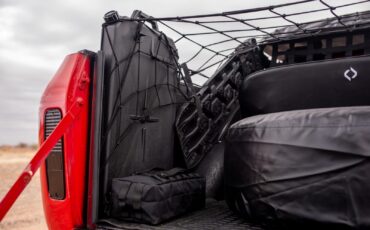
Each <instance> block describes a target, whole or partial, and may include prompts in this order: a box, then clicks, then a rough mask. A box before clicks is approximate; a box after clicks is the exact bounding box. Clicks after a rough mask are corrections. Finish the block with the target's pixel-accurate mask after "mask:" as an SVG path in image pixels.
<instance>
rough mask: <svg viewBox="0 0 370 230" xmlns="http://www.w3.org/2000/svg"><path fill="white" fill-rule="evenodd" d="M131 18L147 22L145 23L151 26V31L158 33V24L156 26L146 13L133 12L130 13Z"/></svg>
mask: <svg viewBox="0 0 370 230" xmlns="http://www.w3.org/2000/svg"><path fill="white" fill-rule="evenodd" d="M131 18H132V19H145V20H147V22H149V23H150V24H151V25H152V28H153V30H155V31H158V32H159V29H158V24H157V22H156V21H152V19H153V17H152V16H149V15H147V14H146V13H143V12H142V11H140V10H134V12H132V15H131Z"/></svg>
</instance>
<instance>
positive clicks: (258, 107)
mask: <svg viewBox="0 0 370 230" xmlns="http://www.w3.org/2000/svg"><path fill="white" fill-rule="evenodd" d="M369 64H370V56H359V57H351V58H344V59H334V60H325V61H322V62H308V63H305V64H295V65H288V66H284V67H276V68H270V69H267V70H263V71H259V72H256V73H254V74H252V75H250V76H249V77H247V78H246V79H245V81H244V82H243V84H242V87H241V92H240V106H241V111H242V114H243V116H244V117H247V116H253V115H259V114H266V113H274V112H280V111H290V110H299V109H313V108H328V107H343V106H361V105H369V104H370V90H369V87H368V86H369V85H370V69H369Z"/></svg>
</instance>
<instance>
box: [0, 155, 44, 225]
mask: <svg viewBox="0 0 370 230" xmlns="http://www.w3.org/2000/svg"><path fill="white" fill-rule="evenodd" d="M33 154H34V150H33V149H30V148H0V183H1V185H0V199H2V198H3V196H4V195H5V193H6V192H7V191H8V189H9V188H10V187H11V185H12V183H14V181H15V180H16V178H17V177H18V176H19V175H20V173H21V172H22V170H23V169H24V168H25V166H26V164H27V163H28V161H29V160H30V159H31V158H32V157H33ZM0 229H1V230H3V229H12V230H21V229H22V230H23V229H24V230H25V229H27V230H36V229H37V230H42V229H47V227H46V223H45V219H44V213H43V209H42V201H41V190H40V176H39V173H37V174H36V175H35V176H34V177H33V179H32V181H31V182H30V184H29V185H28V186H27V187H26V189H25V190H24V191H23V193H22V194H21V196H20V197H19V198H18V200H17V201H16V202H15V204H14V205H13V207H12V208H11V209H10V211H9V212H8V214H7V215H6V216H5V218H4V219H3V221H2V222H1V223H0Z"/></svg>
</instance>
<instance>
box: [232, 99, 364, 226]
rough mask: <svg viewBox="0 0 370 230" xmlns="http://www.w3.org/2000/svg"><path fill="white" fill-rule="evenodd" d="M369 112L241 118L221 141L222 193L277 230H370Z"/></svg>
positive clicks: (303, 112)
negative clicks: (223, 162)
mask: <svg viewBox="0 0 370 230" xmlns="http://www.w3.org/2000/svg"><path fill="white" fill-rule="evenodd" d="M369 156H370V107H367V106H356V107H341V108H323V109H309V110H296V111H288V112H279V113H271V114H267V115H258V116H253V117H249V118H245V119H243V120H240V121H238V122H236V123H235V124H233V125H232V126H231V127H230V129H229V132H228V136H227V138H226V149H225V185H226V190H225V193H226V194H225V196H226V200H227V202H228V205H229V207H230V208H231V209H233V210H234V211H236V212H237V213H239V214H241V215H243V216H244V217H246V218H251V219H254V220H257V221H260V222H262V223H267V225H268V226H273V227H274V228H278V229H312V228H314V227H317V229H323V227H326V229H370V161H369Z"/></svg>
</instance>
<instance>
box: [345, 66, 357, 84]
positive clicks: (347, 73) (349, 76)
mask: <svg viewBox="0 0 370 230" xmlns="http://www.w3.org/2000/svg"><path fill="white" fill-rule="evenodd" d="M344 77H345V78H347V80H348V81H352V79H355V78H356V77H357V71H356V70H355V69H354V68H352V67H349V69H347V70H346V71H344Z"/></svg>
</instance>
